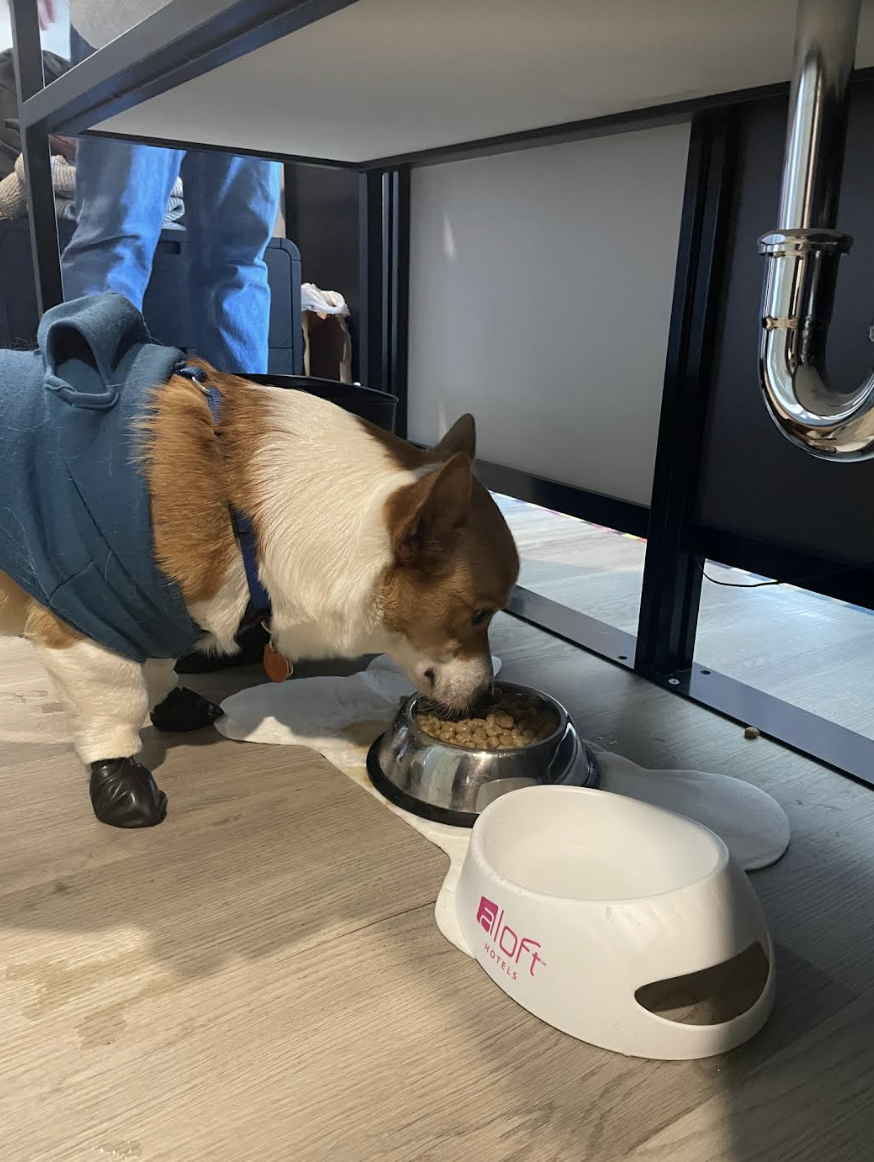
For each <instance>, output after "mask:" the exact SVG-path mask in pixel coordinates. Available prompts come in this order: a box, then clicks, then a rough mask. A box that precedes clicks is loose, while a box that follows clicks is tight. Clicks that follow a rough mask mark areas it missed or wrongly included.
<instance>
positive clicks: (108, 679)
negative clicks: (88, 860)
mask: <svg viewBox="0 0 874 1162" xmlns="http://www.w3.org/2000/svg"><path fill="white" fill-rule="evenodd" d="M49 616H51V615H49ZM41 638H42V640H40V639H41ZM32 640H33V642H34V645H35V646H36V649H37V652H38V653H39V656H40V659H41V661H42V663H43V665H44V666H45V668H46V669H47V670H48V672H49V674H50V675H51V676H52V678H53V679H54V680H55V683H56V685H57V686H58V689H59V690H60V693H61V695H62V697H63V698H64V700H65V701H66V702H67V705H68V706H69V708H70V710H71V711H72V714H73V728H74V736H73V741H74V745H75V747H76V752H77V753H78V755H79V757H80V758H81V759H82V761H83V762H84V763H85V764H86V765H88V766H90V768H91V786H90V793H91V805H92V807H93V808H94V814H95V815H96V816H97V818H98V819H99V820H100V822H101V823H108V824H109V825H110V826H111V827H154V826H155V825H156V824H158V823H160V822H161V821H162V820H163V818H164V816H165V815H166V813H167V797H166V795H164V793H163V791H161V790H160V789H159V788H158V785H157V784H156V783H155V780H154V779H153V778H152V774H151V772H150V771H148V770H147V769H146V768H145V767H144V766H143V765H142V764H141V763H139V762H137V760H136V758H135V757H134V756H135V755H136V754H138V753H139V750H140V729H141V728H142V726H143V724H144V721H145V718H146V715H147V714H148V711H149V693H148V687H147V684H146V677H145V673H144V671H143V667H142V666H141V665H138V664H137V663H136V662H132V661H129V660H128V659H127V658H122V657H119V656H118V655H117V654H113V653H112V652H110V651H109V650H107V649H104V648H103V647H102V646H99V645H96V644H95V643H94V642H91V641H87V640H86V639H84V638H82V637H78V636H76V637H72V636H71V637H70V638H69V639H68V640H66V642H65V644H63V645H59V644H58V642H54V643H53V644H47V642H46V640H45V636H44V635H36V634H34V635H33V636H32Z"/></svg>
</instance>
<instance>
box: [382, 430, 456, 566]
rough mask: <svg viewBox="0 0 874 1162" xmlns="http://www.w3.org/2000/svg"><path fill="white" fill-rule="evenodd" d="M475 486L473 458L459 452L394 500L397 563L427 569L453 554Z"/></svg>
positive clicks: (392, 522)
mask: <svg viewBox="0 0 874 1162" xmlns="http://www.w3.org/2000/svg"><path fill="white" fill-rule="evenodd" d="M472 484H473V466H472V465H471V462H470V457H469V456H468V455H467V453H465V452H456V453H455V455H454V456H450V457H449V459H448V460H447V461H446V463H445V464H441V466H440V467H439V468H438V469H437V470H436V471H435V472H429V473H428V475H427V476H423V477H422V479H421V480H417V481H416V482H415V484H409V485H407V487H406V488H402V489H401V490H400V491H399V493H397V494H396V496H395V497H393V498H392V505H391V512H390V520H391V526H392V530H393V538H392V539H393V544H394V550H395V557H396V559H397V562H398V564H400V565H415V566H417V567H420V568H428V567H431V566H434V565H437V564H438V563H439V561H440V560H441V559H442V558H444V557H445V556H446V554H447V553H450V552H452V550H453V548H454V547H455V542H456V539H457V537H458V531H459V529H460V528H461V527H462V525H463V524H464V523H465V521H466V520H467V518H468V515H469V513H470V498H471V488H472Z"/></svg>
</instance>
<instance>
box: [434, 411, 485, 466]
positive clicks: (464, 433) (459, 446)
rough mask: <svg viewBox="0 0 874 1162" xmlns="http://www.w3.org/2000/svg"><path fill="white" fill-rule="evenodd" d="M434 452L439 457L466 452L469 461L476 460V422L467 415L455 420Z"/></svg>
mask: <svg viewBox="0 0 874 1162" xmlns="http://www.w3.org/2000/svg"><path fill="white" fill-rule="evenodd" d="M434 451H435V452H436V453H437V454H438V455H439V456H454V455H455V453H456V452H466V453H467V455H468V456H470V458H471V460H474V459H476V420H475V419H474V418H473V416H472V415H470V414H467V415H464V416H462V417H461V419H459V420H456V421H455V423H454V424H453V425H452V427H451V428H450V429H449V431H448V432H447V433H446V435H445V436H444V437H443V439H442V440H441V441H440V443H439V444H438V445H437V447H436V448H435V449H434Z"/></svg>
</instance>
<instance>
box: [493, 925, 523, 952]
mask: <svg viewBox="0 0 874 1162" xmlns="http://www.w3.org/2000/svg"><path fill="white" fill-rule="evenodd" d="M508 934H509V935H510V936H511V937H512V940H513V947H512V948H507V947H506V945H505V944H504V937H505V936H507V935H508ZM518 943H519V937H518V936H517V935H516V933H515V932H514V931H513V929H512V928H510V927H505V928H504V930H503V932H502V933H501V938H500V940H499V941H498V945H499V946H500V949H501V952H506V954H507V955H508V956H514V955H515V953H516V945H517V944H518Z"/></svg>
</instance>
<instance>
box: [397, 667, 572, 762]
mask: <svg viewBox="0 0 874 1162" xmlns="http://www.w3.org/2000/svg"><path fill="white" fill-rule="evenodd" d="M495 687H496V688H500V689H504V690H518V691H520V692H521V693H523V694H524V693H526V692H527V693H531V694H536V695H537V697H538V698H542V699H543V700H544V702H547V703H549V705H550V706H551V707H552V708H553V710H555V712H556V713H557V715H558V726H556V728H555V730H554V731H553V732H552V734H548V735H547V736H546V738H540V739H538V740H537V742H532V743H529V744H528V745H527V746H508V747H504V749H503V750H484V749H482V748H479V747H472V746H456V744H455V743H454V742H444V740H443V739H442V738H435V737H434V735H433V734H428V733H427V731H424V730H422V728H421V727H420V726H419V724H418V722H416V719H415V717H414V716H413V707H414V706H415V705H416V703H417V702H418V701H419V699H420V698H427V697H428V695H427V694H420V693H419V692H418V691H417V692H416V693H414V694H411V695H410V697H409V698H408V699H407V700H406V702H405V703H404V704H403V706H402V707H401V714H402V715H403V717H404V723H405V725H406V727H407V729H408V730H410V731H412V733H413V734H414V735H415V736H416V738H417V739H418V740H419V741H420V742H422V743H424V745H425V746H431V747H440V748H441V749H444V750H457V751H458V752H459V754H475V755H492V756H499V755H513V754H523V753H526V752H528V753H530V752H532V751H536V750H537V749H538V748H539V747H542V746H546V744H547V743H549V742H555V741H561V739H562V738H563V737H564V735H565V734H566V733H567V728H568V727H569V726H573V719H572V718H571V716H570V714H568V712H567V710H566V709H565V708H564V706H562V704H561V703H560V702H559V700H558V699H557V698H553V696H552V695H551V694H547V693H546V692H545V691H544V690H538V689H537V687H536V686H523V685H522V684H521V683H519V682H502V681H497V682H495ZM391 733H392V731H391V730H389V736H390V735H391Z"/></svg>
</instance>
